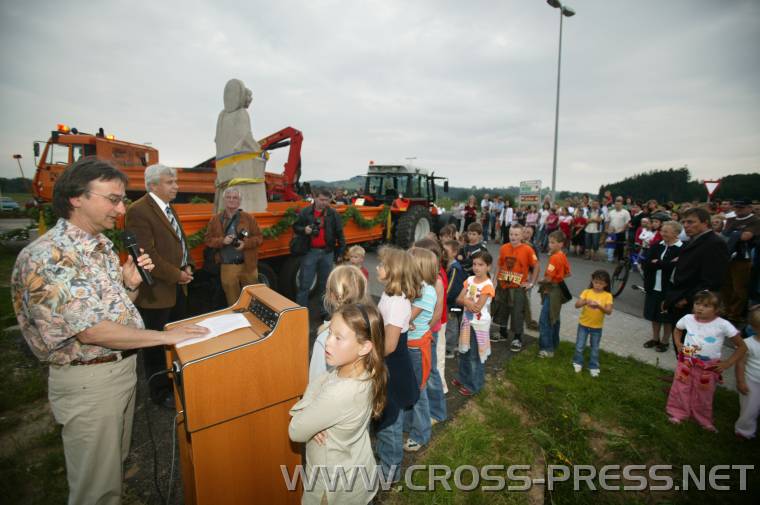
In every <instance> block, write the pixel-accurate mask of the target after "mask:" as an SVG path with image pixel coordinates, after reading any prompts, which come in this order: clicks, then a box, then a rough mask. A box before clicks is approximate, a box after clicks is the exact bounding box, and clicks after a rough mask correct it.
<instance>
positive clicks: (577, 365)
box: [573, 363, 583, 373]
mask: <svg viewBox="0 0 760 505" xmlns="http://www.w3.org/2000/svg"><path fill="white" fill-rule="evenodd" d="M573 370H575V373H581V370H583V365H579V364H578V363H573Z"/></svg>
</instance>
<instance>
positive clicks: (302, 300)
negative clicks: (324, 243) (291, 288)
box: [296, 249, 333, 307]
mask: <svg viewBox="0 0 760 505" xmlns="http://www.w3.org/2000/svg"><path fill="white" fill-rule="evenodd" d="M332 267H333V252H332V251H328V250H327V249H309V252H307V253H306V254H304V255H303V257H302V258H301V271H300V272H299V273H298V283H299V287H298V294H297V295H296V303H297V304H298V305H300V306H302V307H308V306H309V288H310V287H311V283H312V282H314V276H315V275H317V295H318V296H319V298H320V299H321V298H322V297H323V296H324V294H325V284H327V276H328V275H330V271H331V270H332Z"/></svg>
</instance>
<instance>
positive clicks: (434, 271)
mask: <svg viewBox="0 0 760 505" xmlns="http://www.w3.org/2000/svg"><path fill="white" fill-rule="evenodd" d="M145 181H146V190H147V193H146V195H145V196H144V197H142V198H141V199H139V200H137V201H136V202H135V203H133V204H132V205H131V206H130V207H129V209H127V207H126V198H125V187H126V182H127V181H126V177H125V176H124V175H123V174H122V173H121V172H119V171H118V170H117V169H116V168H114V167H113V166H111V165H109V164H108V163H104V162H102V161H99V160H96V159H91V158H85V159H82V160H80V161H78V162H76V163H74V164H73V165H72V166H71V167H69V168H68V169H67V170H66V171H65V172H64V173H63V175H62V176H61V177H60V178H59V179H58V181H57V182H56V186H55V190H54V206H55V208H56V211H57V213H58V214H59V215H60V216H61V219H60V220H59V221H58V223H57V224H56V226H55V227H53V228H52V229H51V230H50V231H49V232H48V233H46V234H45V235H44V236H42V237H41V238H40V239H39V240H37V241H35V242H34V243H33V244H31V245H30V246H28V247H27V248H26V249H24V251H22V252H21V254H20V255H19V256H18V259H17V263H16V266H15V268H14V272H13V276H12V279H11V285H12V295H13V304H14V309H15V311H16V314H17V317H18V320H19V323H20V326H21V330H22V333H23V335H24V337H25V339H26V340H27V342H28V343H29V345H30V347H31V348H32V350H33V351H34V352H35V354H36V355H37V357H38V358H39V359H40V360H41V361H43V362H45V363H48V364H49V365H50V382H49V385H50V388H49V398H50V402H51V405H52V407H53V413H54V415H55V417H56V420H57V421H58V422H59V423H61V424H62V425H63V426H64V428H63V432H62V436H63V441H64V451H65V454H66V464H67V476H68V479H69V488H70V503H94V502H98V501H100V500H105V497H111V498H113V499H114V501H115V502H118V497H120V496H121V486H122V477H123V466H122V465H123V461H124V459H125V458H126V455H127V453H128V451H129V443H130V435H131V423H132V418H133V413H134V403H135V391H136V389H135V385H136V381H137V376H136V363H135V356H134V355H135V351H136V350H137V349H142V350H143V352H142V354H143V359H144V363H145V369H146V372H147V373H148V374H150V378H149V379H148V383H149V384H150V386H151V391H150V392H151V397H152V399H153V401H154V402H156V403H157V404H160V405H164V406H171V405H170V403H171V401H172V398H173V397H172V396H171V395H169V394H168V392H169V387H170V384H168V380H167V382H162V381H161V380H158V379H161V377H162V376H163V378H165V375H163V374H162V370H161V369H160V368H163V366H162V365H160V364H159V363H158V362H157V359H156V356H157V354H156V351H159V353H160V349H161V346H163V345H172V344H175V343H177V342H180V341H182V340H184V339H187V338H192V337H194V336H198V335H202V334H204V333H205V332H206V330H205V329H204V328H201V327H199V326H195V325H184V326H180V327H177V328H175V329H172V330H170V331H160V330H162V329H163V326H164V325H165V324H166V322H168V321H171V320H176V319H178V318H181V317H182V316H183V315H184V314H183V313H184V310H185V309H184V307H185V304H186V298H187V285H188V284H189V283H190V282H191V281H192V280H193V271H194V269H193V264H192V258H191V256H190V254H189V251H188V245H187V238H186V237H185V234H184V231H183V229H182V226H181V224H180V223H179V221H178V219H177V218H176V215H175V214H174V211H173V209H172V206H171V201H172V199H173V198H174V197H175V196H176V193H177V181H176V172H174V171H173V169H170V168H168V167H164V166H162V165H154V166H151V167H148V168H147V169H146V172H145ZM223 198H224V209H223V210H222V211H221V212H220V213H219V214H217V215H215V216H214V217H213V218H212V220H211V222H210V223H209V226H208V229H207V234H206V237H205V240H206V244H207V245H208V246H209V250H211V251H212V254H211V255H209V257H208V259H207V261H210V262H211V263H213V264H218V265H219V269H220V276H221V282H222V285H223V289H224V292H225V295H226V297H227V300H228V302H229V303H232V301H235V300H236V299H237V297H238V296H239V294H240V290H241V288H242V286H243V285H245V284H247V283H249V282H251V281H252V280H254V279H255V276H256V270H257V258H256V256H257V255H256V251H257V248H258V247H259V245H260V244H261V241H262V235H261V231H260V229H259V227H258V225H257V223H256V222H255V219H253V217H252V216H251V215H249V214H247V213H245V212H242V211H241V209H240V194H239V192H237V191H235V189H234V188H228V189H227V190H226V191H225V192H224V194H223ZM331 199H332V195H331V193H330V192H329V191H325V190H322V191H320V192H318V193H317V194H316V195H315V197H314V200H313V203H312V204H311V205H309V206H307V207H305V208H304V209H303V210H302V211H301V212H300V214H299V216H298V219H297V221H296V222H295V224H294V225H293V231H294V240H293V242H292V243H291V249H297V250H298V252H299V254H301V255H302V256H303V259H302V272H301V275H302V277H301V279H300V281H301V286H302V288H303V287H304V286H306V288H305V289H304V290H303V291H302V292H299V293H298V303H300V304H301V305H304V306H308V301H309V300H308V287H310V286H311V281H312V280H313V277H314V276H317V279H318V280H317V284H318V296H319V297H320V301H322V302H323V311H322V312H323V315H324V318H325V322H324V323H323V324H322V325H321V326H320V327H319V328H318V329H317V332H316V333H317V336H316V340H315V343H314V346H313V350H312V356H311V359H310V365H309V383H308V387H307V389H306V391H305V392H304V394H303V397H302V399H301V400H300V401H299V402H298V403H296V404H295V405H294V406H293V407H292V409H291V411H290V413H291V416H292V417H291V421H290V426H289V434H290V438H291V439H292V440H293V441H295V442H302V443H305V454H306V467H307V468H306V471H307V473H308V472H310V468H311V467H314V466H319V465H322V466H325V467H327V468H328V470H329V469H330V468H337V467H342V468H344V469H348V468H351V467H357V466H361V467H363V468H365V469H367V470H368V471H370V472H372V471H380V472H382V474H383V475H384V477H385V478H386V479H387V480H389V481H396V480H399V479H400V476H401V466H402V460H403V454H404V452H405V451H406V452H416V451H418V450H420V448H422V447H424V446H425V445H427V444H429V442H430V439H431V436H432V429H431V428H432V426H433V425H435V424H436V423H440V422H443V421H445V420H446V419H447V417H448V412H447V405H446V397H445V395H446V394H447V393H448V392H449V386H451V388H452V389H453V390H455V391H456V392H457V393H458V394H460V395H462V396H464V397H470V396H473V395H476V394H480V393H481V392H482V390H483V388H484V385H485V380H486V377H485V368H484V364H485V363H486V361H487V360H488V359H489V358H490V357H491V353H492V346H493V345H498V344H499V342H505V345H506V342H508V345H509V349H510V350H511V351H512V352H513V353H517V352H521V351H523V350H524V349H525V339H524V333H525V328H526V327H528V328H530V327H531V326H532V327H533V328H537V329H538V337H539V338H538V352H537V357H538V358H540V359H552V358H554V356H555V352H556V349H557V347H558V345H559V334H560V314H561V311H562V310H563V306H564V305H565V304H567V303H568V302H569V301H571V300H572V299H573V297H572V295H571V293H570V292H569V289H568V287H567V285H566V283H565V279H567V278H568V276H570V275H571V267H570V262H569V261H568V258H567V255H568V254H576V255H579V256H584V257H587V258H588V259H589V260H595V259H598V258H597V249H598V248H599V247H601V245H602V244H605V247H606V248H607V250H608V251H612V252H611V253H609V256H607V258H609V259H612V258H614V257H615V256H617V257H618V258H620V257H621V256H622V254H624V251H625V248H626V247H633V245H634V244H636V245H637V246H638V247H640V249H641V250H640V258H641V259H640V263H641V266H642V269H643V271H644V274H645V290H646V302H645V311H644V315H645V317H646V318H647V319H648V320H650V321H652V332H653V333H652V336H651V338H650V339H649V340H647V341H646V342H645V343H644V347H647V348H654V349H656V350H658V351H661V352H664V351H666V350H667V349H668V348H669V345H670V343H671V342H672V343H673V344H674V348H675V350H676V352H677V356H678V365H677V369H676V373H675V375H674V379H673V385H672V387H671V389H670V395H669V398H668V402H667V406H666V412H667V416H668V419H669V420H670V421H671V422H673V423H680V422H683V421H684V420H686V419H687V418H690V417H691V418H694V419H695V420H696V421H697V422H698V423H699V424H700V425H701V426H702V427H704V428H705V429H707V430H710V431H715V427H714V425H713V421H712V395H713V393H714V389H715V384H716V383H717V381H718V380H719V376H720V373H721V372H723V371H724V370H726V369H727V368H729V367H730V366H732V365H734V364H735V365H736V373H737V389H738V391H739V393H740V398H741V403H740V409H741V413H740V417H739V420H737V422H736V425H735V431H736V433H737V435H739V436H742V437H746V438H751V437H754V436H755V435H756V430H757V416H758V410H760V340H758V338H759V337H758V336H757V330H758V329H760V308H758V307H757V306H751V305H752V303H754V302H756V301H757V294H758V283H757V279H758V276H757V270H758V269H757V265H758V247H757V245H758V236H760V219H759V218H758V217H757V216H756V215H755V214H754V213H753V212H752V206H751V204H750V203H749V202H747V201H744V200H738V201H734V202H729V205H728V206H723V205H722V204H721V207H720V208H718V209H715V210H716V212H713V213H711V210H713V209H709V208H705V207H704V206H699V205H697V206H694V205H681V206H679V207H678V209H674V208H673V207H672V206H667V205H662V206H661V205H659V204H658V203H657V202H654V201H650V202H647V203H646V204H641V203H639V202H632V201H630V200H629V199H628V201H627V199H625V198H622V197H617V198H612V196H611V195H605V197H604V198H603V199H601V200H595V199H591V198H587V197H584V198H582V199H580V200H577V201H570V202H566V205H565V206H557V205H555V204H553V203H551V202H545V203H544V204H543V205H542V209H541V210H540V211H538V210H537V209H536V208H532V207H527V208H517V209H514V208H512V207H511V205H510V203H509V201H508V200H506V199H501V198H498V197H497V198H495V199H494V200H493V201H492V200H491V199H489V198H487V197H486V198H484V199H483V201H482V202H481V203H480V205H477V201H476V199H475V198H474V197H471V198H470V199H469V201H468V202H467V204H466V205H464V206H463V207H462V214H461V220H462V222H461V224H460V227H456V226H453V225H448V226H444V227H443V228H442V229H441V230H440V232H439V233H438V234H431V235H430V236H428V237H425V238H423V239H421V240H418V241H417V242H416V243H415V244H414V246H413V247H411V248H410V249H409V250H402V249H399V248H396V247H393V246H386V247H383V248H381V249H380V251H379V254H378V256H379V264H378V265H377V269H376V272H374V273H370V272H368V271H367V269H366V268H365V267H364V265H363V261H364V257H365V251H364V249H362V248H361V247H359V246H352V247H350V248H348V249H346V243H345V239H344V237H343V232H342V224H341V220H340V219H339V218H338V217H337V213H336V212H335V210H334V209H333V208H332V207H331V206H330V202H331ZM674 213H675V214H674ZM124 215H126V223H127V227H128V228H130V229H133V230H134V231H135V234H136V235H137V236H138V239H139V243H140V244H141V245H144V246H145V247H144V250H143V251H141V252H140V254H139V255H135V256H134V257H132V256H130V257H129V258H128V259H127V262H126V263H125V264H124V265H120V264H119V260H118V257H117V255H116V253H115V252H114V251H113V248H112V244H111V243H110V241H109V240H108V239H107V238H106V237H105V236H104V235H103V232H104V231H106V230H109V229H112V228H113V227H114V226H115V223H116V220H117V219H118V218H119V217H121V216H124ZM723 218H725V222H723ZM718 221H720V223H718ZM719 225H720V226H719ZM497 237H500V240H501V242H503V243H502V244H501V245H500V248H499V253H498V257H496V258H494V257H493V256H492V255H491V253H490V252H489V250H488V247H487V242H488V240H498V238H497ZM579 237H580V238H579ZM607 244H609V245H607ZM543 252H545V253H546V259H545V260H544V261H543V262H542V260H541V259H539V258H540V256H541V253H543ZM336 257H337V258H343V257H345V261H343V262H342V264H340V265H338V266H334V264H333V261H334V259H335V258H336ZM600 266H603V265H600ZM140 269H142V270H144V271H147V272H149V273H152V276H153V282H152V283H150V284H149V285H145V283H144V282H143V276H141V274H140V273H139V270H140ZM371 275H372V276H374V277H375V279H376V280H377V281H378V282H379V283H380V284H381V285H382V295H381V297H380V299H379V301H378V303H377V304H375V303H374V301H373V300H372V298H371V297H370V295H369V288H368V287H369V281H370V276H371ZM588 281H589V283H588V288H587V289H585V290H583V291H582V292H581V293H580V294H579V295H578V296H577V298H576V300H575V304H574V306H575V308H576V309H578V310H580V313H579V324H578V327H577V332H576V335H577V338H576V346H575V352H574V355H573V358H572V362H571V363H568V364H567V366H568V367H570V366H572V368H573V370H574V371H575V372H576V373H581V372H582V371H583V370H584V368H587V370H588V373H589V374H590V376H591V377H594V378H596V377H599V376H600V374H601V364H600V353H599V347H600V341H601V338H602V332H603V327H604V321H605V317H606V316H608V315H609V314H611V313H612V311H613V306H614V301H613V297H612V295H611V294H610V275H609V273H608V272H607V270H606V269H605V268H598V269H596V270H595V271H594V272H593V273H592V274H591V276H590V278H589V279H588ZM533 290H537V291H538V293H539V295H540V297H541V312H540V314H539V318H538V322H537V323H536V322H534V321H533V318H532V315H531V312H530V299H531V296H532V294H533ZM230 300H232V301H230ZM721 311H723V312H721ZM721 313H722V314H724V315H725V319H724V318H721V317H720V314H721ZM747 322H749V324H748V325H747V324H746V323H747ZM494 330H496V331H494ZM742 333H744V334H743V335H742ZM741 337H748V338H746V340H745V339H743V338H741ZM725 339H731V341H732V342H733V344H734V346H735V351H734V352H733V354H732V355H731V356H730V357H729V358H728V359H726V360H723V359H722V357H721V353H722V347H723V342H724V340H725ZM587 342H588V343H590V356H589V358H588V360H586V358H585V352H586V347H587ZM446 359H456V360H457V367H456V368H457V371H456V373H455V375H454V376H453V377H450V378H448V380H447V377H446V369H445V364H446ZM88 365H98V367H91V366H88ZM156 368H159V369H158V370H157V371H154V370H155V369H156ZM93 374H95V375H93ZM153 379H157V380H155V381H154V380H153ZM93 381H94V382H93ZM371 433H374V439H375V443H374V447H373V444H372V437H371ZM404 433H406V434H407V436H406V437H404ZM376 492H377V486H376V485H375V486H374V487H373V486H351V487H347V486H345V485H342V484H341V483H340V482H338V486H337V488H334V489H331V488H328V486H327V482H325V481H324V480H318V481H317V482H316V487H314V488H311V489H307V490H306V491H305V494H304V503H317V504H318V503H323V502H324V501H325V500H327V501H328V502H330V503H332V502H333V501H335V502H336V503H341V502H343V503H367V502H369V501H370V500H371V499H372V497H373V496H374V495H375V493H376Z"/></svg>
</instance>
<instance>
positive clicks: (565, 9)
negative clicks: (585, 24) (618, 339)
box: [562, 5, 575, 17]
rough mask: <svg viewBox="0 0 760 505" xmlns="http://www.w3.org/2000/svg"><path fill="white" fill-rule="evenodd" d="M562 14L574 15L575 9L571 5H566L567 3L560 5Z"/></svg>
mask: <svg viewBox="0 0 760 505" xmlns="http://www.w3.org/2000/svg"><path fill="white" fill-rule="evenodd" d="M562 14H563V15H565V16H566V17H572V16H575V10H573V8H572V7H568V6H567V5H563V6H562Z"/></svg>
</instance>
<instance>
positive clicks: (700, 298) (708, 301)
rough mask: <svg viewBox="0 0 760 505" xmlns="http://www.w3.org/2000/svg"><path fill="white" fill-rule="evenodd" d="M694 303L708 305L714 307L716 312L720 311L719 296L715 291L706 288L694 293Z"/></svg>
mask: <svg viewBox="0 0 760 505" xmlns="http://www.w3.org/2000/svg"><path fill="white" fill-rule="evenodd" d="M694 303H701V304H703V305H710V306H712V307H714V308H715V310H716V312H717V311H720V297H719V296H718V294H717V293H713V292H712V291H708V290H706V289H704V290H702V291H698V292H697V294H696V295H694Z"/></svg>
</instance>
